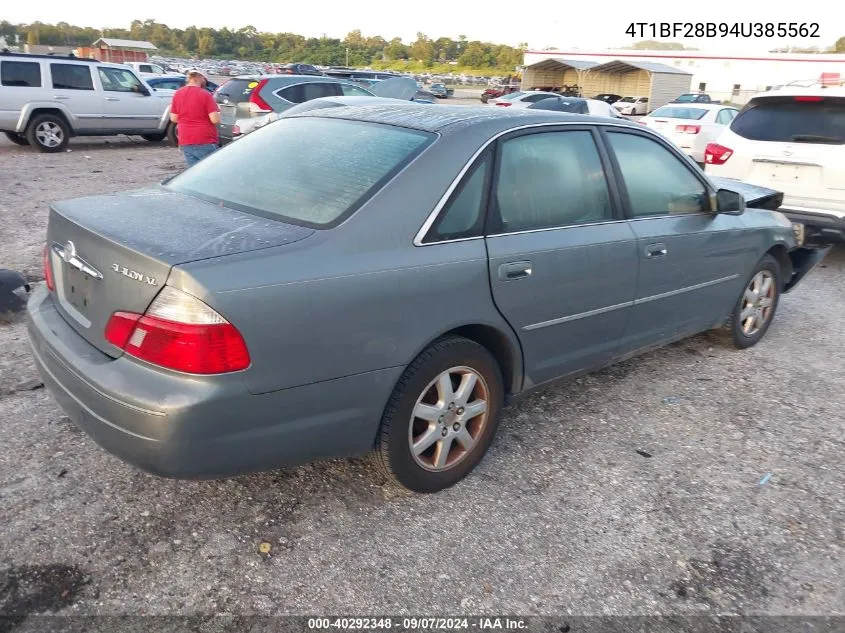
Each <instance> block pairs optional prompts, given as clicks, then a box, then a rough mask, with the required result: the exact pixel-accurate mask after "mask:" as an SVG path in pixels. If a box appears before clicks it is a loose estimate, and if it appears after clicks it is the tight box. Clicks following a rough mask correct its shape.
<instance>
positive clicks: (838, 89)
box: [752, 85, 845, 99]
mask: <svg viewBox="0 0 845 633" xmlns="http://www.w3.org/2000/svg"><path fill="white" fill-rule="evenodd" d="M766 97H845V86H821V85H816V86H809V87H806V86H783V87H782V88H775V89H773V90H768V91H766V92H760V93H758V94H756V95H754V96H753V97H752V98H753V99H760V98H766Z"/></svg>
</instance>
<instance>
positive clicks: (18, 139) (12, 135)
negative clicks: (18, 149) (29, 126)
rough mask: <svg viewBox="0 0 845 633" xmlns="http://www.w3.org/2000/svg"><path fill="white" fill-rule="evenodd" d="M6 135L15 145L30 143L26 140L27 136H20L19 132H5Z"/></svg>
mask: <svg viewBox="0 0 845 633" xmlns="http://www.w3.org/2000/svg"><path fill="white" fill-rule="evenodd" d="M4 134H5V135H6V138H7V139H9V140H10V141H12V143H14V144H15V145H29V141H28V140H26V136H24V135H23V134H18V133H17V132H4Z"/></svg>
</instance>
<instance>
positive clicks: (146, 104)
mask: <svg viewBox="0 0 845 633" xmlns="http://www.w3.org/2000/svg"><path fill="white" fill-rule="evenodd" d="M0 131H3V132H4V133H5V134H6V136H7V137H8V138H9V139H10V140H11V141H12V142H13V143H17V144H18V145H31V146H32V147H33V148H35V149H36V150H38V151H40V152H60V151H62V150H64V149H65V148H66V147H67V144H68V141H69V140H70V137H71V136H109V135H114V134H137V135H139V136H142V137H143V138H145V139H146V140H148V141H152V142H159V141H163V140H164V139H165V138H168V139H169V140H170V141H171V142H174V143H175V136H176V130H175V126H174V125H171V123H170V99H169V98H164V97H160V96H156V95H155V93H154V92H153V91H152V90H150V88H149V86H148V85H147V84H146V83H144V82H143V81H142V80H141V79H140V78H139V77H138V75H136V74H135V72H134V71H133V70H132V69H131V68H129V67H128V66H123V65H119V64H109V63H106V62H99V61H97V60H94V59H83V58H78V57H61V56H58V55H21V54H9V53H2V54H0Z"/></svg>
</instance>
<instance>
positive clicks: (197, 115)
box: [170, 68, 220, 167]
mask: <svg viewBox="0 0 845 633" xmlns="http://www.w3.org/2000/svg"><path fill="white" fill-rule="evenodd" d="M207 85H208V77H206V76H205V73H203V72H202V71H201V70H197V69H196V68H192V69H191V70H189V71H188V81H187V83H186V84H185V85H184V86H183V87H182V88H179V90H177V91H176V94H174V95H173V102H172V103H171V105H170V120H171V121H173V123H176V124H178V125H177V127H176V135H177V137H178V138H179V148H180V149H181V150H182V153H183V154H184V155H185V164H186V165H187V166H188V167H190V166H191V165H195V164H196V163H198V162H199V161H201V160H202V159H203V158H205V157H206V156H208V155H209V154H211V153H212V152H214V150H216V149H217V146H218V145H219V144H220V137H219V136H218V135H217V124H218V123H220V110H219V108H218V107H217V103H215V101H214V97H212V96H211V93H210V92H209V91H208V90H206V86H207Z"/></svg>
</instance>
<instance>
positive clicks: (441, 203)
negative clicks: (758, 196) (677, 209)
mask: <svg viewBox="0 0 845 633" xmlns="http://www.w3.org/2000/svg"><path fill="white" fill-rule="evenodd" d="M582 116H585V115H582ZM567 125H575V126H584V125H588V126H596V127H615V128H622V129H629V130H637V131H640V132H644V133H646V134H648V135H650V136H653V137H654V138H655V139H657V140H658V141H659V140H660V136H659V135H658V134H657V133H656V132H654V131H652V130H649V129H648V128H645V129H643V126H637V127H634V126H633V125H631V124H630V123H606V122H604V121H601V122H596V121H589V120H588V121H554V122H545V123H529V124H526V125H519V126H517V127H512V128H509V129H507V130H503V131H501V132H498V133H497V134H495V135H494V136H491V137H490V138H489V139H487V141H486V142H485V143H484V144H483V145H482V146H481V147H480V148H478V150H477V151H476V152H475V153H474V154H473V155H472V156H471V157H470V159H469V160H468V161H467V162H466V164H465V165H464V166H463V167H462V168H461V170H460V171H459V172H458V175H457V176H456V177H455V179H454V180H452V183H451V184H450V185H449V187H448V188H447V189H446V193H444V194H443V195H442V196H441V197H440V200H438V202H437V204H436V205H434V209H433V210H432V211H431V213H429V215H428V217H427V218H426V219H425V222H423V225H422V226H421V227H420V230H419V231H417V234H416V235H415V236H414V246H436V245H438V244H448V243H450V242H464V241H468V240H473V239H479V238H483V237H500V236H503V235H519V234H522V233H535V232H537V231H554V230H559V229H571V228H575V227H579V226H596V225H599V224H614V223H617V222H629V221H631V220H641V219H642V220H645V219H654V218H665V217H672V216H669V215H658V216H653V217H652V216H650V217H648V218H625V219H623V220H617V219H613V220H607V221H606V222H596V223H594V224H567V225H563V226H553V227H548V228H543V229H530V230H528V231H516V232H513V233H496V234H495V235H487V236H484V235H478V236H475V237H469V238H467V237H463V238H457V239H453V240H449V239H447V240H438V241H437V242H428V243H424V242H423V239H425V236H426V235H427V234H428V232H429V230H430V229H431V227H432V226H433V225H434V222H435V221H436V220H437V216H438V215H440V212H441V211H443V209H444V208H445V206H446V204H447V203H448V202H449V199H450V198H451V197H452V194H453V193H454V192H455V190H456V189H457V188H458V185H459V184H460V183H461V181H462V180H463V178H464V176H465V175H466V174H467V172H468V171H469V170H470V168H471V167H472V166H473V164H474V163H475V161H476V160H477V159H478V157H479V156H481V154H483V153H484V152H485V151H486V150H487V148H488V147H490V145H492V144H493V143H495V142H496V141H498V140H499V139H500V138H501V137H503V136H505V135H507V134H510V133H511V132H519V131H522V130H530V129H536V128H546V127H562V126H567ZM675 155H676V156H683V155H682V154H680V152H675ZM684 158H686V157H684ZM693 175H695V174H693ZM699 180H700V179H699ZM708 182H709V181H708ZM708 193H710V192H708ZM711 213H713V212H711ZM678 215H698V214H692V213H689V214H686V213H685V214H678ZM702 215H710V214H709V213H706V212H705V213H703V214H702Z"/></svg>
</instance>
